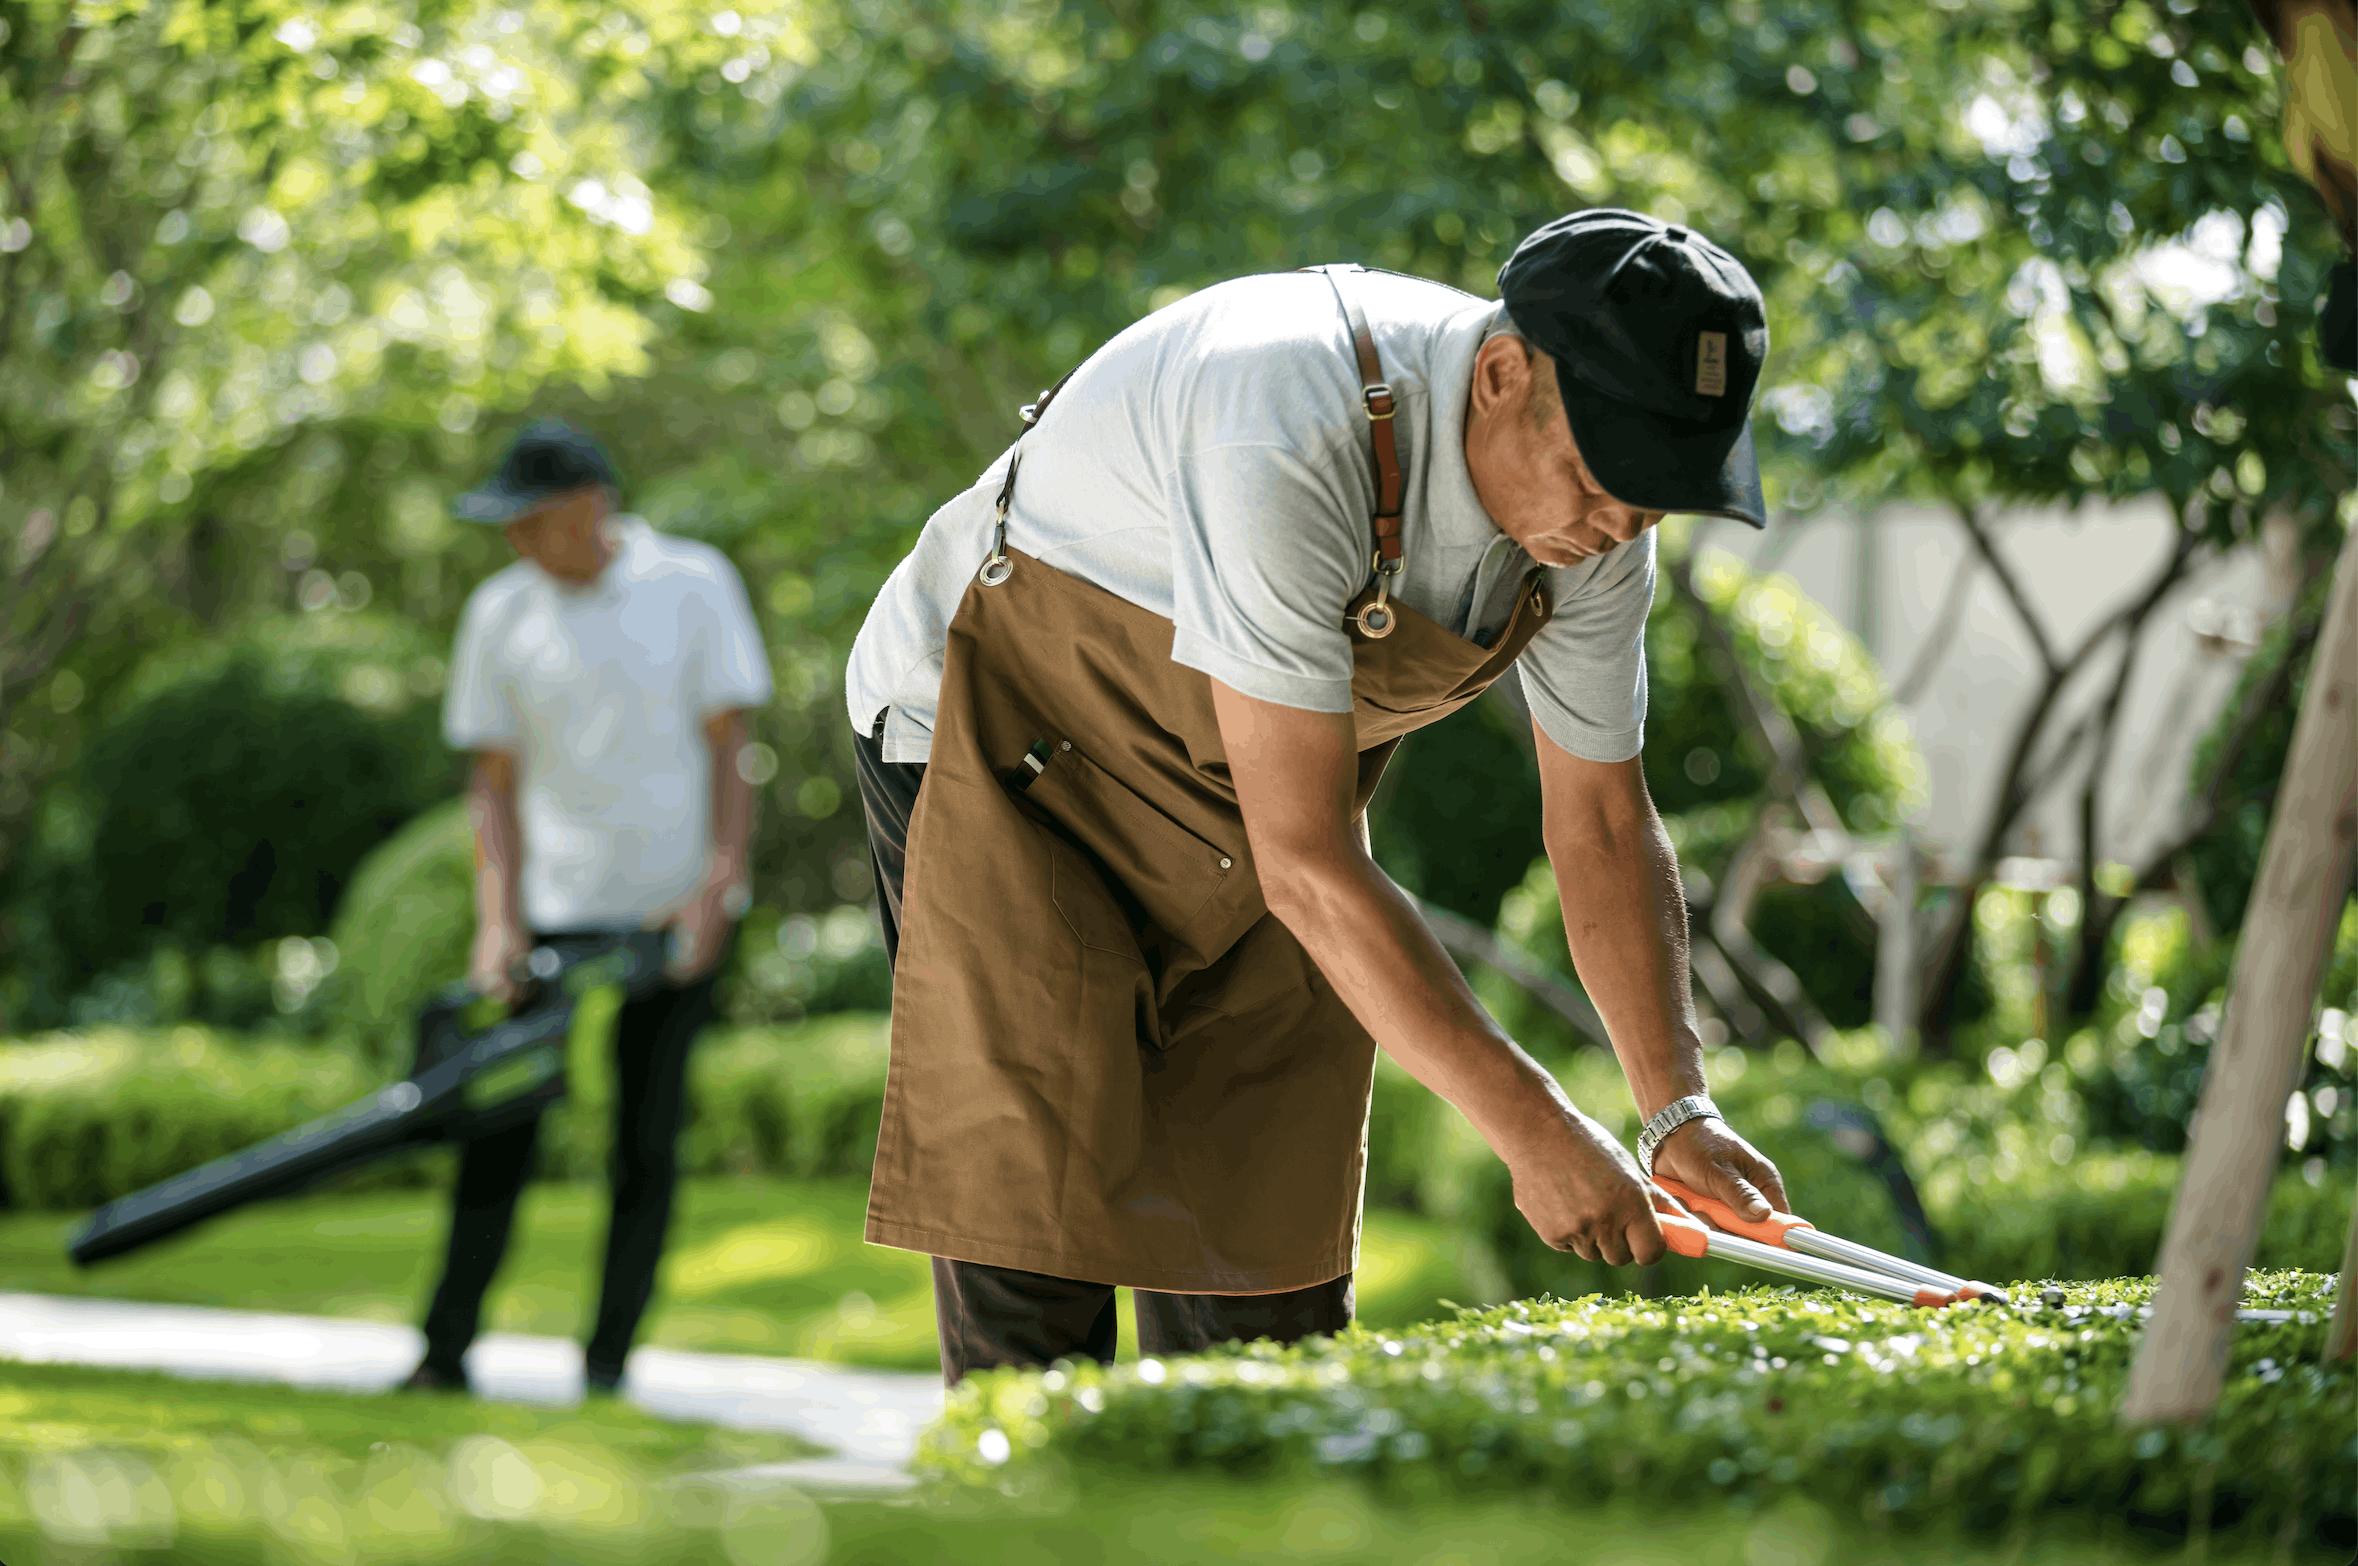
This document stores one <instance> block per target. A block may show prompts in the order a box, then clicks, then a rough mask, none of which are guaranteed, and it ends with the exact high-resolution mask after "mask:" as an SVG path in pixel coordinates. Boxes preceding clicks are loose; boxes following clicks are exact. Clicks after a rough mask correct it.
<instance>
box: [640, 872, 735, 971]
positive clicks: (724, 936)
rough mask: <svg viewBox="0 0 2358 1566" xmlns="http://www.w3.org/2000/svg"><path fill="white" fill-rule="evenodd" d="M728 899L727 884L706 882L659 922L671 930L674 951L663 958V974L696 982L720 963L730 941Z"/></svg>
mask: <svg viewBox="0 0 2358 1566" xmlns="http://www.w3.org/2000/svg"><path fill="white" fill-rule="evenodd" d="M728 902H729V898H728V888H727V887H724V886H713V885H707V886H705V887H704V888H703V889H702V890H701V891H699V892H697V893H696V895H695V896H693V897H691V898H689V899H688V900H687V901H686V902H684V903H681V904H679V905H677V906H676V907H675V908H673V909H672V910H671V911H670V912H669V914H668V916H666V917H663V918H660V919H659V920H658V921H657V922H658V923H659V924H662V925H665V926H668V927H669V928H670V930H671V932H672V951H671V955H670V956H669V957H668V958H666V959H665V960H664V964H663V976H664V977H665V978H667V979H669V980H670V981H671V982H672V983H673V984H691V983H694V982H695V981H696V980H698V979H701V978H703V977H704V976H705V975H706V974H708V973H710V972H711V971H712V970H713V969H714V967H716V966H717V965H718V964H719V962H720V956H721V950H722V948H723V947H725V946H726V945H727V944H728V936H729V925H730V923H731V916H730V913H729V907H728Z"/></svg>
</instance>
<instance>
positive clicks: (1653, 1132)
mask: <svg viewBox="0 0 2358 1566" xmlns="http://www.w3.org/2000/svg"><path fill="white" fill-rule="evenodd" d="M1726 1118H1727V1116H1725V1115H1723V1114H1721V1113H1720V1112H1719V1106H1718V1105H1717V1104H1714V1103H1713V1102H1712V1101H1711V1098H1710V1096H1709V1095H1708V1094H1704V1093H1689V1094H1688V1095H1687V1096H1686V1097H1685V1098H1680V1099H1673V1100H1672V1101H1671V1102H1669V1103H1667V1104H1665V1105H1663V1106H1662V1108H1661V1109H1660V1110H1658V1111H1656V1112H1655V1115H1654V1118H1653V1119H1651V1120H1649V1121H1647V1122H1646V1129H1645V1130H1643V1131H1640V1132H1639V1133H1638V1163H1639V1164H1640V1166H1642V1167H1643V1168H1644V1169H1645V1171H1646V1178H1647V1179H1649V1180H1651V1179H1653V1178H1654V1154H1655V1153H1656V1152H1657V1151H1658V1150H1659V1149H1660V1148H1661V1146H1662V1144H1663V1142H1664V1140H1666V1139H1667V1138H1668V1137H1669V1135H1670V1133H1671V1132H1673V1131H1676V1130H1677V1129H1678V1128H1679V1127H1680V1126H1683V1125H1685V1124H1686V1123H1687V1122H1688V1121H1690V1120H1725V1119H1726Z"/></svg>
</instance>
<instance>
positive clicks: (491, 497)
mask: <svg viewBox="0 0 2358 1566" xmlns="http://www.w3.org/2000/svg"><path fill="white" fill-rule="evenodd" d="M546 499H548V496H547V495H545V494H542V493H540V492H539V491H537V490H535V491H523V490H514V489H509V488H507V487H506V486H505V485H503V484H499V483H491V484H486V485H484V486H483V487H482V488H480V489H470V490H468V491H467V492H466V493H465V494H463V495H461V496H459V497H458V498H457V499H456V500H454V501H452V502H451V503H450V514H451V515H452V516H454V517H456V518H458V519H459V520H460V521H461V522H486V523H490V524H493V525H495V526H497V525H503V524H505V523H509V522H513V521H515V520H516V518H518V517H520V516H522V515H523V514H524V513H525V512H527V511H530V510H531V509H532V508H533V507H534V506H537V505H539V504H540V503H541V502H542V501H544V500H546Z"/></svg>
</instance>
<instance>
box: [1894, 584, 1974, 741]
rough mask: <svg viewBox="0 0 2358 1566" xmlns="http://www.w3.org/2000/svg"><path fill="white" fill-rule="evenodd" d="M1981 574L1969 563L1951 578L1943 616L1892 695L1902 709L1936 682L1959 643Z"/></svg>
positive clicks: (1934, 619) (1933, 624) (1937, 617)
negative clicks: (1936, 670) (1954, 644)
mask: <svg viewBox="0 0 2358 1566" xmlns="http://www.w3.org/2000/svg"><path fill="white" fill-rule="evenodd" d="M1979 571H1980V563H1979V562H1978V561H1967V562H1966V563H1965V564H1964V565H1962V566H1960V567H1959V568H1958V571H1957V574H1956V575H1955V576H1953V577H1951V578H1949V593H1948V596H1947V597H1946V598H1944V599H1943V600H1941V606H1940V612H1939V613H1938V614H1937V615H1935V616H1934V617H1933V622H1932V630H1931V632H1930V633H1929V634H1927V635H1926V636H1925V638H1924V643H1923V645H1922V646H1920V647H1918V648H1917V649H1916V660H1915V662H1914V663H1912V664H1910V665H1909V666H1908V672H1907V675H1906V676H1905V677H1904V678H1903V679H1901V681H1900V682H1899V685H1898V686H1897V687H1896V688H1895V689H1894V690H1893V691H1892V693H1891V699H1892V700H1893V701H1895V702H1897V703H1899V704H1900V705H1901V706H1903V707H1904V706H1907V705H1908V704H1909V703H1910V702H1912V701H1914V700H1915V699H1916V697H1917V696H1918V695H1919V694H1920V693H1921V692H1922V690H1923V688H1924V683H1925V682H1926V681H1927V680H1929V679H1931V678H1932V671H1933V670H1934V668H1936V667H1938V665H1939V663H1940V660H1941V658H1942V657H1943V656H1944V655H1945V654H1946V653H1947V652H1948V650H1949V643H1950V642H1952V641H1954V640H1955V639H1956V635H1957V628H1958V627H1959V626H1961V625H1963V624H1964V622H1965V606H1966V604H1967V603H1969V602H1970V601H1971V599H1972V592H1973V582H1974V578H1975V577H1976V576H1977V575H1978V574H1979Z"/></svg>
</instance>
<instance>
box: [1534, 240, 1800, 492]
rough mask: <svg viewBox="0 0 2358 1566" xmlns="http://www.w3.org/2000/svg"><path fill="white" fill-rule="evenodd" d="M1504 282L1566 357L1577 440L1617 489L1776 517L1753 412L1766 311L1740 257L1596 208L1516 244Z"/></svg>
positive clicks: (1545, 339)
mask: <svg viewBox="0 0 2358 1566" xmlns="http://www.w3.org/2000/svg"><path fill="white" fill-rule="evenodd" d="M1498 292H1499V298H1500V301H1501V302H1502V303H1504V304H1505V305H1506V309H1507V314H1508V315H1509V316H1510V317H1512V318H1513V320H1514V323H1515V329H1516V330H1517V331H1518V332H1520V333H1522V335H1523V338H1524V340H1525V341H1527V342H1529V343H1530V344H1531V346H1532V347H1534V348H1537V349H1539V350H1540V351H1541V352H1543V353H1545V354H1546V355H1547V356H1548V357H1549V358H1551V359H1553V360H1554V361H1555V364H1556V383H1557V385H1558V386H1559V387H1561V388H1562V391H1563V395H1564V415H1565V417H1566V418H1567V419H1569V420H1570V421H1571V425H1572V439H1573V440H1574V441H1575V442H1576V443H1578V445H1579V447H1580V456H1581V460H1582V461H1584V462H1586V463H1587V464H1588V469H1589V471H1590V472H1591V473H1593V474H1594V475H1596V480H1597V482H1598V483H1600V484H1602V485H1603V486H1604V487H1605V492H1606V493H1607V494H1609V495H1611V496H1612V497H1613V498H1614V499H1616V500H1618V501H1620V502H1621V503H1622V504H1624V505H1628V506H1635V507H1636V508H1637V509H1639V510H1641V511H1676V512H1686V513H1693V514H1699V515H1707V516H1720V517H1733V518H1735V519H1736V520H1737V521H1740V522H1749V523H1751V524H1752V525H1753V526H1754V527H1766V526H1768V507H1767V505H1766V503H1765V502H1764V501H1763V500H1762V498H1761V493H1760V459H1759V457H1758V456H1756V455H1755V454H1754V452H1753V449H1752V424H1751V418H1750V415H1751V412H1752V394H1753V391H1754V389H1755V388H1756V387H1757V386H1758V385H1759V383H1760V366H1761V361H1762V360H1763V359H1765V358H1767V357H1768V316H1767V312H1766V311H1765V309H1764V308H1763V306H1762V304H1761V298H1760V285H1758V284H1757V283H1755V282H1753V281H1752V274H1751V273H1749V272H1747V271H1745V270H1744V264H1743V263H1742V262H1741V261H1738V260H1737V259H1736V258H1735V257H1734V256H1731V255H1729V254H1728V253H1727V252H1726V251H1725V250H1722V249H1720V248H1719V246H1717V245H1715V244H1713V243H1712V242H1711V241H1710V240H1708V239H1705V238H1704V237H1703V236H1702V235H1700V234H1698V233H1696V232H1695V231H1694V230H1693V229H1691V228H1685V227H1682V226H1680V225H1679V224H1676V223H1665V222H1662V221H1661V220H1660V219H1658V218H1650V217H1647V216H1646V215H1645V214H1644V213H1642V212H1629V211H1624V210H1623V209H1621V208H1619V207H1595V208H1591V209H1590V210H1588V211H1585V212H1574V213H1570V214H1568V215H1567V216H1564V217H1560V218H1557V219H1556V220H1555V221H1554V222H1552V223H1549V224H1547V225H1546V226H1545V227H1543V228H1540V229H1538V230H1537V231H1535V232H1534V233H1532V234H1531V236H1530V237H1529V238H1527V239H1525V240H1524V241H1523V242H1522V244H1520V245H1518V246H1516V247H1515V253H1514V254H1513V255H1511V256H1509V257H1508V258H1507V264H1506V265H1505V266H1503V267H1501V268H1499V272H1498Z"/></svg>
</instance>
